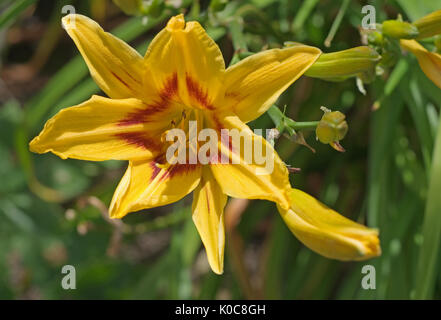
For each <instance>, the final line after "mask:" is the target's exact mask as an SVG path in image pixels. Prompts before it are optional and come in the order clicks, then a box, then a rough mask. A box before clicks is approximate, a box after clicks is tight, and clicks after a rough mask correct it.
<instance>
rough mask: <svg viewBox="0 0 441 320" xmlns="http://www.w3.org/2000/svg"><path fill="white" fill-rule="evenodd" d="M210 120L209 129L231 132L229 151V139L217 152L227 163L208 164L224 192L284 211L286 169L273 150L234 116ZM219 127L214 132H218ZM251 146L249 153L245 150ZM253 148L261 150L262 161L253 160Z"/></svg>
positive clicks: (254, 157)
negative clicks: (265, 203) (210, 125)
mask: <svg viewBox="0 0 441 320" xmlns="http://www.w3.org/2000/svg"><path fill="white" fill-rule="evenodd" d="M209 118H211V119H212V120H210V121H211V122H213V123H214V124H212V126H216V125H217V126H219V128H221V129H228V130H230V142H229V143H228V144H229V145H230V146H231V150H230V149H229V147H228V146H225V143H226V141H225V140H227V141H228V138H227V139H225V138H222V139H221V140H222V141H223V142H219V150H220V153H221V154H224V155H225V158H226V159H228V158H229V161H227V162H229V163H228V164H225V163H222V161H223V160H222V157H221V156H219V159H217V160H218V163H213V162H212V163H211V169H212V172H213V175H214V176H215V178H216V180H217V182H218V183H219V185H220V186H221V188H222V190H223V192H224V193H225V194H227V195H229V196H231V197H234V198H244V199H264V200H269V201H274V202H277V203H279V204H280V205H281V206H282V207H284V208H286V209H287V208H288V207H289V202H290V201H289V192H290V189H291V186H290V183H289V177H288V170H287V168H286V166H285V164H284V163H283V162H282V160H281V159H280V158H279V156H278V155H277V153H276V152H275V151H274V149H273V147H272V146H271V145H270V144H269V143H268V142H267V141H266V140H265V139H264V138H263V137H261V136H260V135H256V134H254V133H253V132H252V131H251V129H250V128H249V127H248V126H247V125H246V124H244V123H243V122H242V121H241V120H240V119H239V118H238V117H237V116H224V117H222V116H220V115H215V114H211V115H210V117H209ZM219 128H218V129H217V130H219V131H220V129H219ZM235 129H236V130H237V131H234V130H235ZM238 134H241V135H242V137H240V139H241V140H240V141H241V142H238V141H239V140H235V139H234V138H233V137H234V136H236V137H237V136H238ZM235 141H237V142H235ZM239 143H240V145H239ZM247 146H248V147H247ZM250 146H251V148H252V150H247V149H249V148H250ZM256 149H260V150H262V151H263V152H262V153H261V155H262V157H261V158H260V157H256V154H259V152H255V151H256ZM259 158H260V159H259ZM224 162H225V161H224Z"/></svg>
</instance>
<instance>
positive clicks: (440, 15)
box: [413, 10, 441, 39]
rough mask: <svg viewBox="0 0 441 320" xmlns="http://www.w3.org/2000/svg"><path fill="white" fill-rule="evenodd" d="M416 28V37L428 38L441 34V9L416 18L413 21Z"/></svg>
mask: <svg viewBox="0 0 441 320" xmlns="http://www.w3.org/2000/svg"><path fill="white" fill-rule="evenodd" d="M413 25H414V26H416V27H417V28H418V31H419V33H420V34H419V35H418V39H423V38H429V37H432V36H435V35H437V34H441V10H438V11H435V12H432V13H431V14H429V15H427V16H425V17H422V18H421V19H418V20H417V21H415V22H414V23H413Z"/></svg>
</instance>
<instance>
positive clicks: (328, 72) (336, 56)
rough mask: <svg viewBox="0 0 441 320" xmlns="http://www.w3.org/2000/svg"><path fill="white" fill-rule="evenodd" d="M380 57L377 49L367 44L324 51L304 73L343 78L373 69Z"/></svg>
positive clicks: (331, 78) (327, 77)
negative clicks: (334, 50)
mask: <svg viewBox="0 0 441 320" xmlns="http://www.w3.org/2000/svg"><path fill="white" fill-rule="evenodd" d="M380 59H381V56H380V55H379V54H378V53H377V51H375V49H373V48H370V47H367V46H361V47H356V48H352V49H348V50H343V51H338V52H333V53H324V54H322V55H321V56H320V58H318V60H317V61H316V62H315V63H314V64H313V65H312V66H311V67H310V68H309V69H308V71H306V72H305V75H307V76H309V77H313V78H320V79H324V80H345V79H347V78H350V77H355V76H357V75H358V74H360V73H364V72H368V71H370V70H374V69H375V66H376V64H377V63H378V61H380Z"/></svg>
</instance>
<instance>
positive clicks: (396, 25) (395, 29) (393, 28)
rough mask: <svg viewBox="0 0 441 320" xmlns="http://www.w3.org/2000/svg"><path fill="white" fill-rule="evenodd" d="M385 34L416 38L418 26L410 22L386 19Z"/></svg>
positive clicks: (394, 36)
mask: <svg viewBox="0 0 441 320" xmlns="http://www.w3.org/2000/svg"><path fill="white" fill-rule="evenodd" d="M382 27H383V34H384V35H385V36H388V37H391V38H394V39H415V38H416V37H418V35H419V32H418V28H417V27H415V26H414V25H412V24H410V23H409V22H404V21H398V20H386V21H384V22H383V25H382Z"/></svg>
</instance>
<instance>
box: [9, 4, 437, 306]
mask: <svg viewBox="0 0 441 320" xmlns="http://www.w3.org/2000/svg"><path fill="white" fill-rule="evenodd" d="M222 2H223V1H220V0H216V1H188V0H187V1H186V0H183V1H165V2H164V1H157V0H155V1H153V7H150V8H149V10H148V12H146V13H145V14H146V17H144V18H143V17H140V16H128V15H126V14H125V13H123V12H122V11H121V9H120V8H118V7H117V6H115V4H114V3H113V2H112V1H109V0H93V1H73V0H71V1H64V0H60V1H35V0H1V1H0V12H1V13H0V66H1V71H0V75H1V78H0V298H1V299H91V298H97V299H214V298H216V299H238V298H244V299H248V298H267V299H409V298H434V299H437V298H438V299H439V298H441V276H440V273H439V272H438V270H439V267H440V266H439V260H440V259H439V252H438V246H439V242H440V240H439V234H440V232H441V225H440V224H441V220H440V219H441V212H438V211H437V210H436V208H440V203H439V202H440V201H441V197H428V196H427V195H428V194H430V192H429V185H430V186H432V189H435V187H434V186H436V184H437V183H436V182H438V185H439V181H441V176H436V175H435V170H431V168H432V156H433V153H434V148H435V145H441V137H439V138H438V139H437V127H438V123H439V113H440V101H441V90H440V89H438V88H437V87H436V86H435V85H434V84H432V83H431V82H430V81H429V80H428V79H427V78H426V77H425V75H424V74H423V73H422V72H421V70H420V69H419V67H418V64H417V61H416V59H415V58H413V57H412V56H406V57H403V58H402V59H401V60H400V61H399V62H398V64H397V65H396V66H395V67H394V68H392V69H391V70H387V71H386V72H385V74H384V75H383V76H379V77H377V78H376V80H375V82H374V83H373V84H371V85H367V86H366V89H367V95H366V96H364V95H363V94H361V93H360V92H359V90H358V89H357V86H356V83H355V80H348V81H345V82H339V83H331V82H325V81H321V80H317V79H311V78H308V77H302V78H301V79H300V80H298V81H297V82H296V83H295V84H294V85H293V86H291V87H290V88H289V90H287V91H286V92H285V93H284V94H283V96H282V97H281V99H280V101H279V102H278V105H279V106H284V105H286V106H287V115H288V116H290V117H291V118H293V119H295V120H296V121H312V120H318V119H320V117H321V115H322V112H321V111H320V109H319V107H320V106H322V105H324V106H326V107H328V108H330V109H332V110H340V111H341V112H343V113H345V114H346V116H347V121H348V124H349V133H348V134H347V136H346V138H345V139H344V140H343V141H342V144H343V146H344V147H345V149H346V152H345V153H338V152H336V151H335V150H333V149H332V148H330V147H329V146H328V145H322V144H320V143H319V142H317V141H316V140H315V134H314V132H313V131H310V132H305V138H306V140H307V141H308V143H309V144H310V145H311V146H312V147H313V148H315V149H316V153H312V152H311V151H310V150H309V149H308V148H306V147H304V146H300V145H297V144H294V143H293V142H292V141H290V140H288V139H286V138H281V139H279V141H278V142H277V144H276V150H278V152H279V154H280V156H281V157H282V159H283V160H284V161H285V162H286V163H287V164H290V165H292V166H294V167H300V168H301V169H302V171H301V173H299V174H295V175H294V176H293V177H292V184H293V186H294V187H296V188H300V189H302V190H304V191H306V192H308V193H310V194H312V195H313V196H315V197H317V198H319V199H320V200H321V201H323V202H324V203H326V204H327V205H329V206H331V207H332V208H334V209H336V210H337V211H339V212H340V213H342V214H344V215H345V216H347V217H349V218H350V219H353V220H356V221H358V222H360V223H363V224H367V225H369V226H371V227H377V228H379V230H380V238H381V246H382V250H383V254H382V256H381V257H380V258H377V259H373V260H370V261H367V262H361V263H355V262H344V263H343V262H338V261H333V260H329V259H326V258H324V257H321V256H319V255H317V254H316V253H314V252H312V251H310V250H309V249H307V248H305V247H304V246H303V245H302V244H301V243H300V242H299V241H298V240H297V239H296V238H295V237H294V236H293V235H292V234H291V233H290V232H289V230H288V228H287V227H286V226H285V225H284V223H283V221H282V219H281V218H280V216H279V214H278V212H277V209H276V207H275V205H274V204H272V203H269V202H265V201H252V202H249V203H242V204H243V205H246V208H245V209H244V211H243V213H242V214H241V215H240V216H239V217H234V219H236V220H235V222H237V225H235V226H233V227H231V228H229V230H228V233H227V242H226V259H225V260H226V261H225V273H224V275H222V276H217V275H215V274H213V273H212V272H211V271H210V269H209V266H208V263H207V261H206V257H205V252H204V250H203V248H202V244H201V241H200V238H199V236H198V234H197V232H196V229H195V227H194V226H193V222H192V220H191V196H190V198H189V197H187V198H185V199H183V200H182V201H180V202H178V203H175V204H173V205H169V206H165V207H159V208H155V209H151V210H146V211H145V212H140V213H136V214H130V215H128V216H127V217H126V218H124V219H123V220H122V221H116V222H115V221H110V220H108V219H107V217H106V207H107V206H108V204H109V202H110V199H111V197H112V194H113V191H114V189H115V187H116V185H117V183H118V181H119V179H120V177H121V176H122V174H123V172H124V170H125V168H126V163H124V162H116V161H115V162H114V161H109V162H102V163H96V162H86V161H77V160H61V159H60V158H58V157H56V156H54V155H52V154H45V155H35V154H31V153H30V152H29V151H28V142H29V140H30V139H31V138H32V137H34V136H35V135H36V134H38V132H39V131H40V130H41V129H42V127H43V125H44V123H45V122H46V120H47V119H48V118H49V117H50V116H52V115H53V114H55V113H56V112H57V111H58V110H60V109H61V108H64V107H68V106H71V105H75V104H78V103H80V102H82V101H84V100H86V99H88V98H89V97H90V96H91V95H92V94H101V95H102V94H103V93H101V92H99V89H98V88H97V86H96V85H95V84H94V82H93V81H92V79H91V77H90V76H89V74H88V70H87V68H86V65H85V63H84V62H83V60H82V58H81V57H80V56H79V55H78V52H77V49H76V48H75V46H74V43H73V41H71V39H70V38H69V37H68V36H67V34H66V33H65V32H64V30H63V29H62V27H61V24H60V19H61V17H62V16H63V14H62V7H63V6H65V5H73V6H74V7H75V9H76V12H77V13H81V14H85V15H87V16H90V17H92V18H93V19H95V20H97V21H98V22H99V23H100V24H101V25H102V26H103V28H104V29H106V30H108V31H110V32H112V33H113V34H115V35H117V36H118V37H120V38H122V39H124V40H125V41H127V42H129V43H130V44H132V45H133V46H134V47H135V48H137V49H138V50H139V51H140V52H141V54H144V52H145V50H146V48H147V46H148V43H149V42H150V41H151V39H152V38H153V37H154V35H155V34H156V33H157V32H158V31H159V30H161V28H162V27H164V25H165V23H166V21H167V20H168V18H169V17H170V16H172V15H174V14H176V13H178V12H185V13H186V19H187V20H198V21H200V22H201V23H202V25H203V26H204V27H205V28H206V29H207V32H208V33H209V34H210V35H211V36H212V37H213V38H214V39H215V40H216V41H217V43H218V44H219V46H220V47H221V50H222V52H223V54H224V57H225V59H226V61H227V63H229V62H230V60H231V59H232V58H233V56H234V53H235V51H236V50H240V51H241V52H246V51H250V52H258V51H260V50H262V49H263V48H271V47H280V46H282V45H283V43H284V42H285V41H299V42H304V43H306V44H309V45H313V46H317V47H319V48H321V49H322V50H323V51H324V52H334V51H338V50H343V49H347V48H351V47H355V46H358V45H361V39H360V34H359V26H360V23H361V20H362V18H363V15H362V6H363V5H366V4H372V5H374V6H375V8H376V12H377V15H376V16H377V21H378V22H381V21H383V20H385V19H387V18H389V19H395V18H396V17H397V15H398V14H402V15H403V18H404V19H405V20H410V21H412V20H415V19H417V18H419V17H421V16H423V15H425V14H427V13H430V12H432V11H435V10H438V9H441V1H440V0H419V1H414V0H401V1H398V0H397V1H387V0H377V1H355V0H353V1H347V0H343V1H340V0H324V1H318V0H304V1H302V0H280V1H274V0H244V1H228V4H227V5H226V6H225V5H224V4H223V3H222ZM337 16H338V17H339V18H341V21H340V24H338V25H336V27H338V29H336V30H335V31H336V33H335V37H334V38H333V40H332V43H331V46H330V47H329V48H326V47H325V46H324V41H325V39H326V38H327V36H328V33H329V30H330V29H331V26H332V25H333V23H335V20H336V17H337ZM236 52H238V51H236ZM236 56H237V55H236ZM391 74H392V76H391ZM375 101H380V102H381V107H380V108H379V109H378V110H377V111H373V110H372V106H373V104H374V102H375ZM251 126H252V127H255V128H272V127H273V126H274V124H273V123H272V122H271V120H270V118H269V116H268V115H264V116H262V117H261V118H259V119H258V120H256V121H254V122H253V123H252V124H251ZM438 136H439V135H438ZM438 148H440V147H438ZM437 172H438V171H437ZM438 174H439V172H438ZM438 190H439V189H438ZM433 191H434V190H432V192H433ZM438 192H439V191H438ZM429 200H430V201H431V202H432V203H430V201H429ZM423 239H425V241H424V242H423ZM366 264H372V265H374V266H375V268H376V289H375V290H363V289H362V288H361V280H362V277H363V274H362V273H361V268H362V267H363V266H364V265H366ZM63 265H73V266H75V268H76V278H77V289H76V290H63V289H62V288H61V285H60V283H61V279H62V277H63V274H61V268H62V266H63Z"/></svg>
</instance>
